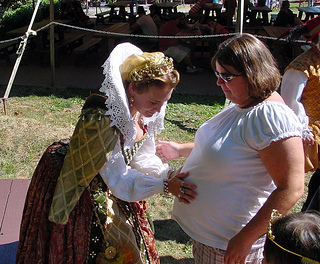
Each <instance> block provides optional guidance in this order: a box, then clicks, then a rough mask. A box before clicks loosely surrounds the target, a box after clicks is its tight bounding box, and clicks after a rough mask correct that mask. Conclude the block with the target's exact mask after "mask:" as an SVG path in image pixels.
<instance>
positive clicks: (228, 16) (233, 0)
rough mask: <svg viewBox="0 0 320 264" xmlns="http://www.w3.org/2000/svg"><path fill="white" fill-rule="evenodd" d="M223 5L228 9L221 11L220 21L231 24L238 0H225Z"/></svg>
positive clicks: (223, 23)
mask: <svg viewBox="0 0 320 264" xmlns="http://www.w3.org/2000/svg"><path fill="white" fill-rule="evenodd" d="M223 6H224V8H225V9H226V11H225V12H223V13H221V16H220V19H219V22H220V24H222V25H231V23H232V20H233V16H234V14H235V12H236V7H237V0H224V1H223Z"/></svg>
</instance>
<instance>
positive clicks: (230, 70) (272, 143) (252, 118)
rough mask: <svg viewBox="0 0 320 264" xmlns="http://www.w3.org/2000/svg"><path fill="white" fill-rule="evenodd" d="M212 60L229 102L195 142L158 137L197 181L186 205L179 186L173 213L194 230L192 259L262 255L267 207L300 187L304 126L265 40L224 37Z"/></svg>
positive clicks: (160, 149) (279, 204)
mask: <svg viewBox="0 0 320 264" xmlns="http://www.w3.org/2000/svg"><path fill="white" fill-rule="evenodd" d="M211 65H212V68H213V70H214V72H215V74H216V76H217V84H218V85H219V86H221V88H222V90H223V92H224V94H225V96H226V98H227V99H228V100H230V101H231V104H230V105H229V106H228V107H226V108H225V109H224V110H222V111H221V112H220V113H218V114H217V115H215V116H214V117H212V118H211V119H210V120H208V121H207V122H205V123H204V124H203V125H201V127H200V128H199V129H198V131H197V132H196V135H195V139H194V143H184V144H178V143H174V142H167V141H160V142H159V144H158V145H157V154H158V155H159V157H160V158H162V159H163V160H168V159H170V158H178V157H187V160H186V162H185V164H184V166H183V167H182V169H181V172H188V176H187V179H188V181H190V182H191V183H193V184H195V185H196V186H197V192H198V196H197V199H196V200H194V201H193V202H192V204H190V206H184V203H183V202H184V199H185V198H187V197H188V195H189V193H190V191H189V190H188V189H184V187H183V186H182V188H181V195H180V197H179V196H178V197H177V198H176V199H175V202H174V208H173V213H172V216H173V218H174V219H175V220H176V221H177V222H178V224H179V225H180V226H181V227H182V229H183V230H184V231H185V232H186V233H187V234H188V235H189V236H190V237H191V238H192V240H193V256H194V260H195V263H196V264H200V263H201V264H203V263H210V264H214V263H225V264H237V263H238V264H244V263H248V264H249V263H261V261H262V259H263V246H264V241H265V233H266V231H267V226H268V220H269V218H270V214H271V211H272V209H277V210H278V211H279V212H281V213H283V214H287V213H288V212H289V211H290V210H291V208H292V207H293V206H294V204H295V203H296V202H297V201H298V199H299V198H300V197H301V196H302V194H303V191H304V157H303V145H302V140H301V135H302V126H301V124H300V122H299V120H298V118H297V116H296V115H295V114H294V112H293V111H292V110H291V109H290V108H289V107H288V106H287V105H286V104H285V103H284V101H283V99H282V98H281V96H280V95H279V93H277V91H276V90H277V89H278V87H279V85H280V81H281V75H280V72H279V70H278V68H277V66H276V62H275V60H274V58H273V56H272V54H271V53H270V51H269V49H268V48H267V47H266V46H265V44H264V43H263V42H262V41H260V40H259V39H257V38H256V37H254V36H253V35H250V34H241V35H236V36H234V37H232V38H229V39H227V40H226V41H224V42H223V43H222V44H220V46H219V48H218V51H217V53H216V54H215V56H214V57H213V59H212V62H211ZM190 194H191V193H190ZM179 202H180V203H179Z"/></svg>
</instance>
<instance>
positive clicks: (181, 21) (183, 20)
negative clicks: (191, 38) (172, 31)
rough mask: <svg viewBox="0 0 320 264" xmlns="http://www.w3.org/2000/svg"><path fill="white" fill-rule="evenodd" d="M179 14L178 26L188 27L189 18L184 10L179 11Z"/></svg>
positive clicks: (181, 27)
mask: <svg viewBox="0 0 320 264" xmlns="http://www.w3.org/2000/svg"><path fill="white" fill-rule="evenodd" d="M178 14H179V24H178V28H180V29H186V28H187V18H186V15H185V14H184V13H182V12H178Z"/></svg>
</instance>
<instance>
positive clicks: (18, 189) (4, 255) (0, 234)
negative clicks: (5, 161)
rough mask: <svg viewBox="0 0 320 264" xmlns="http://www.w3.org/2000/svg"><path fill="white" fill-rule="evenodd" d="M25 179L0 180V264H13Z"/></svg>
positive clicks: (25, 190)
mask: <svg viewBox="0 0 320 264" xmlns="http://www.w3.org/2000/svg"><path fill="white" fill-rule="evenodd" d="M29 183H30V181H29V180H26V179H14V180H13V179H0V218H1V222H0V223H1V226H0V256H1V263H2V264H11V263H15V259H16V251H17V247H18V241H19V233H20V223H21V217H22V213H23V208H24V203H25V198H26V194H27V190H28V187H29Z"/></svg>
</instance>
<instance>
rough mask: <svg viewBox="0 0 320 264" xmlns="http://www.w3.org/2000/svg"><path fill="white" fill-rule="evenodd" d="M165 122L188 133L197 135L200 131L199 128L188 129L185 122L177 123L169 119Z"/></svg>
mask: <svg viewBox="0 0 320 264" xmlns="http://www.w3.org/2000/svg"><path fill="white" fill-rule="evenodd" d="M165 120H167V121H168V122H170V123H171V124H173V125H176V126H177V127H179V128H180V129H181V130H183V131H187V132H189V133H192V134H195V133H196V132H197V130H198V129H197V128H190V127H187V126H186V125H184V121H176V120H173V119H168V118H165Z"/></svg>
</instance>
